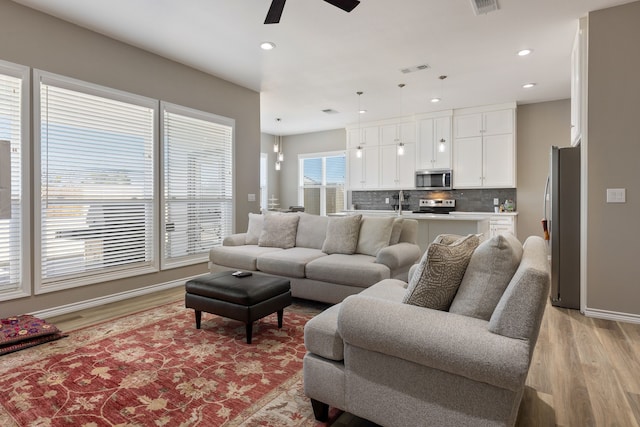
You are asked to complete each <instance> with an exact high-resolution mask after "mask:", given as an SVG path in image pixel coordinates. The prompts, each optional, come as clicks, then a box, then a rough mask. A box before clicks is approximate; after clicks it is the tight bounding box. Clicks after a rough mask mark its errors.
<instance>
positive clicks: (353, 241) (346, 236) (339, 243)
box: [322, 214, 362, 255]
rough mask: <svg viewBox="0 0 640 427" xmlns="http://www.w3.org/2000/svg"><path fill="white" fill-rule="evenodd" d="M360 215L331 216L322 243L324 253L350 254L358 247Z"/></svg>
mask: <svg viewBox="0 0 640 427" xmlns="http://www.w3.org/2000/svg"><path fill="white" fill-rule="evenodd" d="M361 219H362V215H360V214H358V215H352V216H345V217H331V218H329V224H327V237H326V238H325V239H324V244H323V245H322V252H324V253H325V254H346V255H351V254H354V253H355V252H356V248H357V247H358V235H359V234H360V220H361Z"/></svg>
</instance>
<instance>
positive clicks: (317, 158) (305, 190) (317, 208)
mask: <svg viewBox="0 0 640 427" xmlns="http://www.w3.org/2000/svg"><path fill="white" fill-rule="evenodd" d="M299 171H300V192H299V196H298V203H300V204H301V205H302V206H304V209H305V212H308V213H312V214H317V215H328V214H330V213H336V212H339V211H341V210H343V209H344V208H345V197H344V196H345V194H344V181H345V154H344V152H338V153H317V154H307V155H301V156H299Z"/></svg>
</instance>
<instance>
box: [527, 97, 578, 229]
mask: <svg viewBox="0 0 640 427" xmlns="http://www.w3.org/2000/svg"><path fill="white" fill-rule="evenodd" d="M517 114H518V115H517V127H518V139H517V141H518V160H517V164H518V203H517V205H516V206H517V209H518V238H519V239H520V240H522V241H524V239H526V238H527V237H528V236H531V235H536V236H542V225H541V223H540V220H541V219H542V208H543V205H542V203H543V194H544V184H545V182H546V179H547V175H548V174H549V166H550V159H549V156H550V151H551V146H552V145H557V146H558V147H566V146H569V145H570V136H571V135H570V134H571V127H570V124H571V101H570V100H568V99H566V100H561V101H553V102H541V103H538V104H526V105H519V106H518V113H517Z"/></svg>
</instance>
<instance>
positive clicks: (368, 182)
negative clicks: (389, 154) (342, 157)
mask: <svg viewBox="0 0 640 427" xmlns="http://www.w3.org/2000/svg"><path fill="white" fill-rule="evenodd" d="M379 150H380V147H377V146H374V147H363V148H362V149H361V151H360V155H359V156H358V150H357V149H353V150H348V151H347V154H348V160H349V164H348V166H349V169H348V171H347V172H348V176H349V179H348V183H349V189H351V190H362V189H373V188H378V187H380V151H379Z"/></svg>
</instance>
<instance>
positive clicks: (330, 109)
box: [322, 108, 338, 114]
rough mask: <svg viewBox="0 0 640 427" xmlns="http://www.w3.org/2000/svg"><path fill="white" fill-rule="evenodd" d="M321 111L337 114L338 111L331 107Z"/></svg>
mask: <svg viewBox="0 0 640 427" xmlns="http://www.w3.org/2000/svg"><path fill="white" fill-rule="evenodd" d="M322 112H323V113H327V114H338V112H337V111H336V110H334V109H333V108H327V109H324V110H322Z"/></svg>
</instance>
